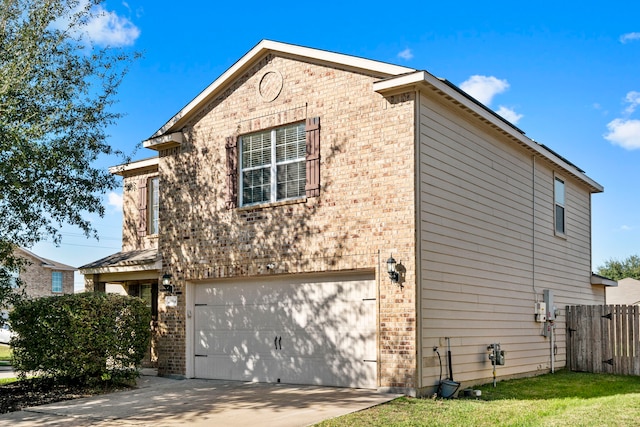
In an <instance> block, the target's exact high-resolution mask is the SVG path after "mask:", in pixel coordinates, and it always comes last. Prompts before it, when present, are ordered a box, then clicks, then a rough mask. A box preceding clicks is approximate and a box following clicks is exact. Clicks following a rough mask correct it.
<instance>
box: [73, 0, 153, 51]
mask: <svg viewBox="0 0 640 427" xmlns="http://www.w3.org/2000/svg"><path fill="white" fill-rule="evenodd" d="M95 9H96V10H95V16H93V17H92V18H91V19H90V20H89V22H87V25H86V27H84V30H85V31H86V34H87V35H88V36H89V38H90V39H91V40H92V41H93V42H95V43H96V44H98V45H102V46H114V47H115V46H131V45H132V44H133V43H134V42H135V41H136V39H137V38H138V36H139V35H140V30H139V29H138V27H136V26H135V25H134V24H133V23H132V22H131V21H129V19H127V18H125V17H122V16H118V14H117V13H115V12H113V11H111V12H110V11H107V10H105V9H104V8H103V7H102V6H101V5H98V6H97V7H96V8H95Z"/></svg>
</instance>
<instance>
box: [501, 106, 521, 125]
mask: <svg viewBox="0 0 640 427" xmlns="http://www.w3.org/2000/svg"><path fill="white" fill-rule="evenodd" d="M496 113H498V114H500V115H501V116H502V117H504V118H505V119H507V120H508V121H510V122H511V123H513V124H514V125H515V124H517V123H518V122H519V121H520V119H521V118H522V117H524V116H523V115H522V114H518V113H516V112H515V111H514V110H512V109H511V108H507V107H504V106H502V105H501V106H500V108H498V111H496Z"/></svg>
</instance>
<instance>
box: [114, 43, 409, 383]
mask: <svg viewBox="0 0 640 427" xmlns="http://www.w3.org/2000/svg"><path fill="white" fill-rule="evenodd" d="M267 72H272V73H275V76H276V81H277V80H278V79H277V76H278V75H280V76H281V77H282V88H281V90H280V92H277V90H276V91H275V92H273V91H272V92H270V93H264V92H261V89H264V88H261V87H260V81H261V79H262V78H263V77H264V76H265V74H266V73H267ZM376 80H378V78H377V77H375V76H366V75H361V74H358V73H354V72H350V71H347V70H339V69H334V68H328V67H326V66H322V65H319V64H312V63H303V62H297V61H293V60H291V59H286V58H282V57H277V56H271V55H270V56H267V57H266V58H264V59H262V60H261V61H260V62H259V63H257V64H256V65H255V66H254V67H253V68H252V69H251V70H249V71H248V72H247V73H246V74H245V75H243V76H241V77H240V78H239V79H238V80H237V81H236V82H234V83H233V84H232V85H231V86H230V87H228V88H227V89H226V90H225V91H224V93H222V94H220V96H219V97H218V98H217V99H215V100H213V101H212V102H211V103H210V104H209V105H207V106H206V107H205V108H204V109H203V111H202V112H201V113H200V114H199V115H198V116H197V117H195V118H194V119H193V120H192V121H191V123H189V124H188V125H187V126H186V127H185V128H184V129H183V132H184V136H185V142H184V143H183V144H182V146H181V147H178V148H174V149H170V150H164V151H162V152H161V153H160V157H161V158H160V165H159V168H160V176H161V187H162V190H161V200H160V224H161V240H160V252H161V254H162V256H163V265H164V268H165V270H167V271H169V272H171V273H172V275H173V277H174V283H175V284H176V285H177V289H176V290H177V291H179V292H183V291H184V288H185V283H186V282H187V281H198V280H204V279H211V278H221V277H234V276H252V277H255V276H259V275H261V274H270V273H302V272H324V271H341V270H352V269H370V270H374V271H376V272H377V282H378V284H379V294H380V310H379V325H380V329H379V337H378V338H379V361H380V365H379V366H380V368H379V373H380V386H382V387H409V388H411V387H414V386H415V366H416V361H415V354H416V347H415V346H416V315H415V307H416V302H415V264H414V261H415V248H414V241H415V220H414V218H415V214H414V209H415V208H414V205H415V201H414V155H413V154H414V145H413V144H414V143H413V141H414V101H415V97H414V95H413V93H408V94H403V96H402V97H395V98H393V99H391V98H390V99H385V98H383V97H382V96H381V95H379V94H377V93H375V92H373V91H372V82H374V81H376ZM276 89H277V87H276ZM276 92H277V93H276ZM274 93H276V94H277V96H276V97H275V99H273V100H272V98H273V97H274ZM307 117H320V126H321V135H320V140H321V143H320V145H321V194H320V196H319V197H317V198H309V199H307V200H304V201H301V202H294V203H280V204H275V205H270V206H266V207H264V206H263V207H256V208H238V209H233V210H227V209H226V208H225V195H226V169H225V167H226V162H225V139H226V137H228V136H232V135H242V134H245V133H249V132H254V131H258V130H263V129H269V128H272V127H275V126H280V125H284V124H289V123H294V122H297V121H300V120H303V119H305V118H307ZM125 197H127V196H126V193H125ZM125 205H126V200H125ZM126 216H127V214H126V213H125V218H126ZM125 240H127V239H125ZM391 253H393V256H394V258H395V259H396V260H397V261H398V262H399V264H400V265H401V268H403V269H404V270H405V273H404V274H403V279H402V280H403V283H402V285H403V287H402V288H400V287H399V286H397V285H394V284H391V282H390V281H389V279H388V276H387V274H386V266H385V265H384V262H385V261H386V259H387V258H388V257H389V255H390V254H391ZM268 262H274V263H275V264H276V266H277V267H276V271H275V272H270V271H267V270H266V269H265V268H264V265H266V264H267V263H268ZM380 271H381V272H382V273H380ZM184 322H185V300H184V294H183V295H180V296H179V304H178V307H177V308H171V309H165V310H162V307H161V313H160V325H159V331H160V342H159V353H160V357H159V370H160V373H161V374H184V372H185V364H186V361H185V327H184Z"/></svg>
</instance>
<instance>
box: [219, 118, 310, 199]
mask: <svg viewBox="0 0 640 427" xmlns="http://www.w3.org/2000/svg"><path fill="white" fill-rule="evenodd" d="M225 148H226V151H227V192H226V193H227V194H226V201H225V205H226V208H227V209H233V208H236V207H237V206H252V205H258V204H261V203H273V202H277V201H281V200H295V199H299V198H303V197H318V196H319V195H320V118H319V117H313V118H308V119H307V120H306V121H305V122H304V123H297V124H292V125H288V126H282V127H279V128H276V129H271V130H266V131H261V132H256V133H253V134H248V135H243V136H241V137H236V136H230V137H228V138H227V142H226V145H225Z"/></svg>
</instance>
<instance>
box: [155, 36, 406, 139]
mask: <svg viewBox="0 0 640 427" xmlns="http://www.w3.org/2000/svg"><path fill="white" fill-rule="evenodd" d="M270 52H277V53H278V54H281V55H286V56H291V57H295V58H303V59H307V60H313V61H316V62H321V63H326V64H334V65H340V66H341V67H343V68H347V69H351V70H354V71H363V72H367V73H375V74H378V75H379V76H380V78H386V77H390V76H396V75H400V74H405V73H410V72H413V71H415V69H413V68H407V67H402V66H400V65H393V64H389V63H386V62H380V61H374V60H371V59H365V58H360V57H356V56H351V55H344V54H341V53H335V52H329V51H326V50H320V49H312V48H308V47H303V46H297V45H292V44H287V43H280V42H276V41H271V40H262V41H261V42H260V43H258V44H257V45H256V46H254V47H253V49H251V50H250V51H249V52H247V53H246V54H245V55H244V56H242V58H240V59H239V60H238V61H237V62H236V63H235V64H233V65H232V66H231V68H229V69H228V70H227V71H225V72H224V73H222V75H221V76H220V77H218V78H217V79H216V80H215V81H214V82H213V83H211V84H210V85H209V86H208V87H207V88H206V89H205V90H203V91H202V92H200V94H199V95H198V96H196V97H195V98H194V99H193V100H192V101H191V102H189V103H188V104H187V105H186V106H185V107H184V108H182V109H181V110H180V111H179V112H178V113H177V114H176V115H174V116H173V117H172V118H171V119H169V121H168V122H167V123H165V124H164V125H163V126H162V127H161V128H160V129H158V131H156V132H155V133H154V134H153V135H152V136H151V137H150V138H149V139H147V140H146V141H143V145H144V147H146V148H155V147H156V146H158V145H166V143H167V142H171V141H173V139H172V138H175V139H178V138H179V139H181V138H182V136H181V134H176V132H177V131H179V130H180V129H181V128H182V126H183V125H184V124H185V123H186V122H187V121H188V120H189V118H191V117H192V116H193V115H194V114H196V113H197V112H198V111H200V109H201V108H202V107H203V106H204V105H205V104H206V103H208V102H209V101H210V100H211V99H213V98H214V97H215V96H216V95H217V94H218V93H219V92H220V91H221V90H224V88H225V86H226V85H227V84H228V83H229V82H230V81H232V80H234V79H235V78H237V77H238V76H239V75H241V74H242V73H244V72H245V71H246V70H247V69H248V68H250V67H251V66H252V65H253V64H254V63H255V61H256V60H258V59H259V58H262V57H263V56H265V55H266V54H268V53H270Z"/></svg>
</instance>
